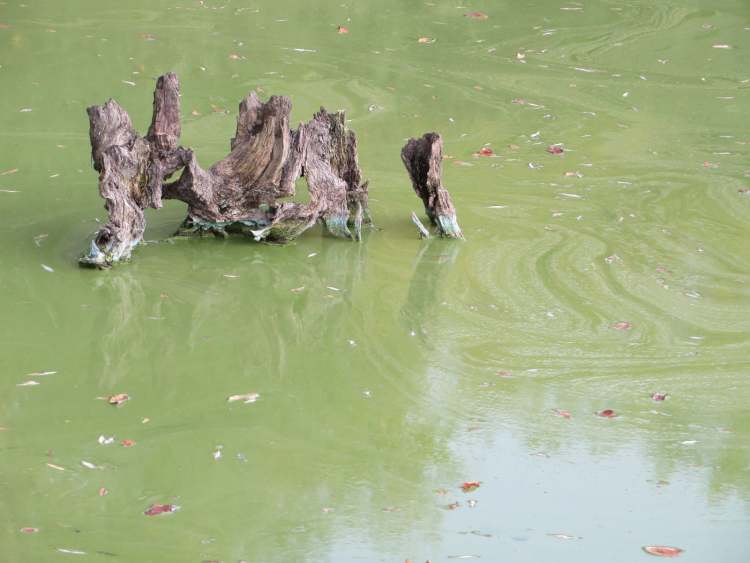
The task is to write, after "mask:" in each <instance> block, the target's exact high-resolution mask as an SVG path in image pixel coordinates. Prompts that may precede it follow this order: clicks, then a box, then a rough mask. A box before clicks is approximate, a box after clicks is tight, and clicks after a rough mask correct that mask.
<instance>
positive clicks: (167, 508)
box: [143, 504, 180, 516]
mask: <svg viewBox="0 0 750 563" xmlns="http://www.w3.org/2000/svg"><path fill="white" fill-rule="evenodd" d="M179 509H180V507H179V506H177V505H176V504H152V505H151V506H150V507H149V508H148V510H146V511H144V512H143V513H144V514H145V515H146V516H156V515H157V514H164V513H166V512H177V511H178V510H179Z"/></svg>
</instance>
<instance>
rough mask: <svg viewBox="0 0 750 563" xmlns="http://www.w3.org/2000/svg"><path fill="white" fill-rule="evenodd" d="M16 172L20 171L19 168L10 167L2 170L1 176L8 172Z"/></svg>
mask: <svg viewBox="0 0 750 563" xmlns="http://www.w3.org/2000/svg"><path fill="white" fill-rule="evenodd" d="M16 172H18V168H10V169H8V170H4V171H2V172H0V176H7V175H8V174H15V173H16Z"/></svg>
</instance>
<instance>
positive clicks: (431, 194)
mask: <svg viewBox="0 0 750 563" xmlns="http://www.w3.org/2000/svg"><path fill="white" fill-rule="evenodd" d="M401 160H402V161H403V162H404V166H406V170H407V172H408V173H409V177H410V178H411V183H412V185H413V186H414V191H415V192H416V193H417V196H419V197H420V199H421V200H422V203H424V210H425V213H427V217H429V219H430V222H431V223H432V224H433V225H435V226H436V227H437V230H438V233H439V234H440V236H444V237H450V238H464V235H463V233H462V232H461V228H460V227H459V226H458V220H457V218H456V209H455V207H453V201H452V200H451V196H450V194H449V193H448V190H446V189H445V188H444V187H443V183H442V174H443V139H442V137H441V136H440V135H439V134H438V133H425V134H424V135H423V136H422V137H421V138H419V139H409V141H408V142H407V143H406V145H404V148H403V149H401ZM412 220H413V219H412ZM415 224H416V223H415ZM417 228H418V229H419V225H417ZM419 231H420V235H421V236H424V232H423V231H422V229H419Z"/></svg>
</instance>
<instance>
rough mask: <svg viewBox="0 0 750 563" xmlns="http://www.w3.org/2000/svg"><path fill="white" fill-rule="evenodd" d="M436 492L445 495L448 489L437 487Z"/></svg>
mask: <svg viewBox="0 0 750 563" xmlns="http://www.w3.org/2000/svg"><path fill="white" fill-rule="evenodd" d="M435 493H436V494H438V495H440V496H444V495H447V494H448V489H443V488H442V487H441V488H439V489H435Z"/></svg>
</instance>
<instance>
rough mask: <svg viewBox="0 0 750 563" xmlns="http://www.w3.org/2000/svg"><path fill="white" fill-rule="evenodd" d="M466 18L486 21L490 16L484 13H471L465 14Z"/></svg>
mask: <svg viewBox="0 0 750 563" xmlns="http://www.w3.org/2000/svg"><path fill="white" fill-rule="evenodd" d="M464 17H465V18H470V19H472V20H486V19H487V18H489V17H490V16H488V15H487V14H485V13H484V12H469V13H467V14H464Z"/></svg>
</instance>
